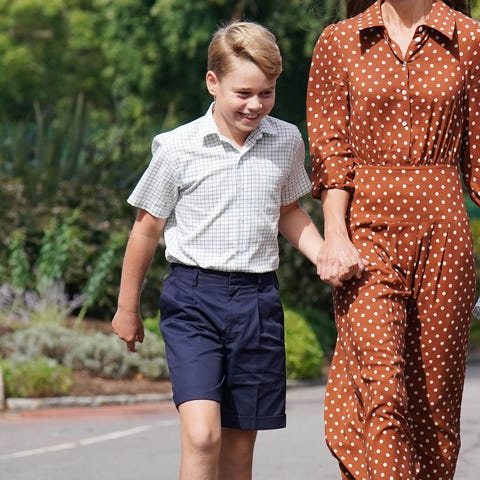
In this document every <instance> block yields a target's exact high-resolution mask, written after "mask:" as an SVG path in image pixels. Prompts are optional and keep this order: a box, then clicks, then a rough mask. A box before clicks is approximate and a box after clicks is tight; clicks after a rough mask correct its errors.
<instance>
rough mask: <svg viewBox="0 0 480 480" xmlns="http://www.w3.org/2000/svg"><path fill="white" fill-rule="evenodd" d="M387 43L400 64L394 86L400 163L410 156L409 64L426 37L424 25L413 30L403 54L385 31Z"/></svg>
mask: <svg viewBox="0 0 480 480" xmlns="http://www.w3.org/2000/svg"><path fill="white" fill-rule="evenodd" d="M385 37H386V40H387V43H388V45H389V47H390V49H391V50H392V52H393V54H394V55H395V57H396V59H397V66H398V65H400V70H399V72H398V79H399V83H398V86H397V87H396V94H397V98H398V99H400V101H399V111H398V112H396V113H397V115H396V122H395V123H394V130H395V131H396V134H397V138H396V141H397V142H398V147H399V149H400V150H401V152H403V153H402V158H400V159H397V160H400V161H401V163H402V164H408V163H409V162H410V158H411V146H412V132H413V114H412V106H413V105H412V104H413V101H414V93H415V92H414V90H415V86H414V82H413V81H412V78H411V68H410V65H411V63H412V61H413V60H414V58H415V57H416V56H417V55H418V54H419V51H420V50H421V48H422V46H423V44H424V43H425V41H426V39H427V34H426V31H425V27H423V26H420V27H418V28H417V30H416V31H415V35H414V37H413V39H412V41H411V43H410V45H409V48H408V50H407V53H406V55H405V56H403V55H402V53H401V51H400V48H399V46H398V45H397V44H396V43H395V42H393V41H392V40H391V39H390V37H389V36H388V34H387V32H386V31H385Z"/></svg>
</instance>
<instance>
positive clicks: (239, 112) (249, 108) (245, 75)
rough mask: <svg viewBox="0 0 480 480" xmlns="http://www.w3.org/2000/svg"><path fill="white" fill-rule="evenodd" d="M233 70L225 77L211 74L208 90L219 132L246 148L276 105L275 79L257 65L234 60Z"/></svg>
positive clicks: (208, 77)
mask: <svg viewBox="0 0 480 480" xmlns="http://www.w3.org/2000/svg"><path fill="white" fill-rule="evenodd" d="M231 64H232V68H231V70H229V71H228V73H226V74H225V75H224V76H223V77H222V78H220V79H219V78H218V77H217V75H216V74H215V73H214V72H212V71H208V72H207V76H206V81H207V88H208V91H209V92H210V94H211V95H213V96H214V97H215V105H214V108H213V117H214V119H215V122H216V124H217V126H218V129H219V130H220V132H221V133H222V134H223V135H225V136H226V137H228V138H230V139H231V140H233V141H234V142H235V143H237V144H238V145H243V144H244V142H245V140H246V139H247V137H248V135H249V134H250V132H252V131H253V130H254V129H255V128H257V126H258V124H259V123H260V121H261V120H262V118H264V117H265V116H266V115H268V114H269V113H270V111H271V110H272V108H273V106H274V104H275V84H276V79H272V78H270V77H268V76H267V75H266V74H265V73H264V72H263V71H262V70H261V69H260V68H259V67H258V66H257V65H256V64H255V63H253V62H250V61H248V60H243V59H240V58H236V57H235V58H232V61H231Z"/></svg>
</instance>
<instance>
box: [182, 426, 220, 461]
mask: <svg viewBox="0 0 480 480" xmlns="http://www.w3.org/2000/svg"><path fill="white" fill-rule="evenodd" d="M183 440H184V444H185V447H186V448H188V449H190V450H194V451H196V452H197V453H202V454H204V455H209V454H216V453H218V451H219V450H220V445H221V431H220V429H219V428H214V427H211V426H209V425H205V424H204V425H201V424H197V425H194V426H192V427H191V428H189V429H188V430H187V431H185V432H184V435H183Z"/></svg>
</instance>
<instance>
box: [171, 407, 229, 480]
mask: <svg viewBox="0 0 480 480" xmlns="http://www.w3.org/2000/svg"><path fill="white" fill-rule="evenodd" d="M178 411H179V413H180V423H181V429H182V458H181V464H180V480H217V478H218V461H219V457H220V445H221V436H222V431H221V426H220V404H219V403H218V402H214V401H211V400H192V401H189V402H185V403H182V404H181V405H180V406H179V408H178Z"/></svg>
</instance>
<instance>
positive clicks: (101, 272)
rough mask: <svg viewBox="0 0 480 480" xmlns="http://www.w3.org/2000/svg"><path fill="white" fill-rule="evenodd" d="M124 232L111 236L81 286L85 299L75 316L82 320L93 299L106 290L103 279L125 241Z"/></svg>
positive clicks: (105, 283) (105, 277)
mask: <svg viewBox="0 0 480 480" xmlns="http://www.w3.org/2000/svg"><path fill="white" fill-rule="evenodd" d="M125 237H126V234H125V233H119V234H116V235H114V236H113V238H112V240H111V241H110V243H109V244H108V245H107V248H106V250H105V251H104V252H103V253H102V254H101V255H100V257H99V258H98V260H97V262H96V264H95V265H94V267H93V270H92V272H91V274H90V276H89V277H88V280H87V283H86V284H85V286H84V288H83V293H84V295H85V297H86V300H85V301H84V302H83V305H82V308H81V309H80V312H79V313H78V316H77V318H78V319H79V320H83V318H84V317H85V314H86V313H87V310H88V308H90V307H91V306H92V305H93V303H94V302H95V300H96V299H97V298H98V297H99V296H100V295H102V294H103V293H104V292H105V291H106V285H107V282H106V281H105V280H106V279H107V277H108V275H109V273H110V271H111V265H112V264H113V262H114V260H115V254H116V253H117V252H118V249H119V247H120V246H122V245H123V244H124V242H125Z"/></svg>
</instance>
